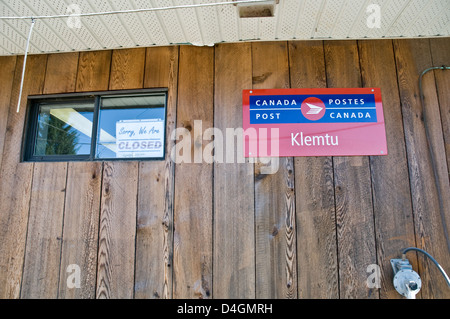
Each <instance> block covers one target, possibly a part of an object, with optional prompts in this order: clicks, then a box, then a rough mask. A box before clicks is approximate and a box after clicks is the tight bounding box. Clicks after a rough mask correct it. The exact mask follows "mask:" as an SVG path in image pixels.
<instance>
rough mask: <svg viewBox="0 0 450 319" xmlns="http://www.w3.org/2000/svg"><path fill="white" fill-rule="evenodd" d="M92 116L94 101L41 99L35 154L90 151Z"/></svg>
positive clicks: (84, 153) (65, 153)
mask: <svg viewBox="0 0 450 319" xmlns="http://www.w3.org/2000/svg"><path fill="white" fill-rule="evenodd" d="M93 117H94V104H93V103H87V102H81V103H64V104H56V103H55V104H46V103H41V104H40V105H39V114H38V123H37V136H36V141H35V143H36V144H35V148H34V155H36V156H44V155H88V154H89V153H90V149H91V135H92V121H93Z"/></svg>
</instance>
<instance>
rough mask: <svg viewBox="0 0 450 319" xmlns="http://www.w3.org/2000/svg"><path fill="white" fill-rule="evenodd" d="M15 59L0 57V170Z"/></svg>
mask: <svg viewBox="0 0 450 319" xmlns="http://www.w3.org/2000/svg"><path fill="white" fill-rule="evenodd" d="M16 62H17V57H16V56H11V57H5V56H2V57H0V68H1V70H2V72H1V73H0V92H1V94H0V168H1V167H2V158H3V156H2V154H3V144H4V142H5V134H6V124H7V122H8V113H9V104H10V102H11V101H10V100H11V91H12V85H13V81H14V71H15V69H16Z"/></svg>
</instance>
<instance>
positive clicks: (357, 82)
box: [325, 41, 379, 299]
mask: <svg viewBox="0 0 450 319" xmlns="http://www.w3.org/2000/svg"><path fill="white" fill-rule="evenodd" d="M325 61H326V70H327V82H328V87H334V88H339V87H344V88H345V87H350V88H352V87H361V74H360V68H359V56H358V47H357V44H356V42H355V41H329V42H325ZM333 164H334V184H335V199H336V222H337V240H338V257H339V287H340V290H339V291H340V298H343V299H348V298H378V297H379V293H378V291H373V290H372V289H369V288H368V287H367V285H366V280H367V277H368V274H367V272H366V270H367V266H369V265H371V264H375V263H376V261H377V260H376V250H375V233H374V218H373V204H372V186H371V180H370V166H369V158H368V157H362V156H354V157H335V158H333Z"/></svg>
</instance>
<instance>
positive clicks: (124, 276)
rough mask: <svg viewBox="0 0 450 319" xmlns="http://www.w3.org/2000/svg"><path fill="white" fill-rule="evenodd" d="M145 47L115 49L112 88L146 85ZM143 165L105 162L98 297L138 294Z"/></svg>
mask: <svg viewBox="0 0 450 319" xmlns="http://www.w3.org/2000/svg"><path fill="white" fill-rule="evenodd" d="M144 65H145V49H144V48H142V49H127V50H114V51H113V54H112V61H111V74H110V81H109V89H110V90H124V89H136V88H142V87H143V84H144V78H143V75H144ZM138 179H139V165H138V162H137V161H130V162H125V161H115V162H105V163H104V164H103V183H102V200H101V213H100V224H99V227H100V231H99V247H98V267H97V291H96V294H97V298H102V299H103V298H113V299H117V298H121V299H129V298H133V297H134V268H135V258H136V254H135V251H136V222H137V202H138V197H137V196H138Z"/></svg>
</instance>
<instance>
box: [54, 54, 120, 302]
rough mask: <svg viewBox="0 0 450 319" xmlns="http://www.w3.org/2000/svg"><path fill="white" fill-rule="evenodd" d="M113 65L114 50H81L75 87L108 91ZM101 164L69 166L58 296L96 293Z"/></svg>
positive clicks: (93, 294) (79, 295) (69, 296)
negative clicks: (75, 281)
mask: <svg viewBox="0 0 450 319" xmlns="http://www.w3.org/2000/svg"><path fill="white" fill-rule="evenodd" d="M110 64H111V51H98V52H81V53H80V58H79V65H78V69H77V75H76V77H75V78H76V85H75V88H76V90H77V91H105V90H107V89H108V83H109V67H110ZM102 167H103V164H102V163H101V162H94V163H84V162H73V163H69V165H68V173H67V187H66V202H65V207H64V229H63V245H62V250H61V269H60V280H59V298H65V299H75V298H76V299H79V298H95V296H96V293H95V289H96V275H97V249H98V228H99V226H98V224H99V216H100V198H101V182H102ZM69 265H77V266H79V267H80V279H81V282H80V288H70V287H68V285H67V280H70V278H69V277H70V276H71V275H72V274H74V270H73V269H72V268H68V267H69Z"/></svg>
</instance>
